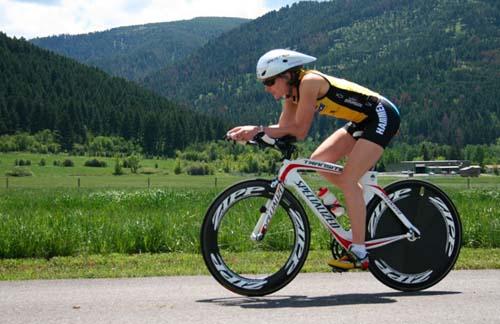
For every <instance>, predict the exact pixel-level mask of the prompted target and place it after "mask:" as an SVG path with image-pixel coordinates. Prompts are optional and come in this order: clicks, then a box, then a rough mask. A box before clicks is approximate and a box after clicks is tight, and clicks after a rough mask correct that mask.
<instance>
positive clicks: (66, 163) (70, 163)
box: [62, 159, 75, 167]
mask: <svg viewBox="0 0 500 324" xmlns="http://www.w3.org/2000/svg"><path fill="white" fill-rule="evenodd" d="M62 166H63V167H73V166H75V163H73V161H71V160H70V159H66V160H64V161H63V163H62Z"/></svg>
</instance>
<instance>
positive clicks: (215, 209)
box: [201, 180, 310, 296]
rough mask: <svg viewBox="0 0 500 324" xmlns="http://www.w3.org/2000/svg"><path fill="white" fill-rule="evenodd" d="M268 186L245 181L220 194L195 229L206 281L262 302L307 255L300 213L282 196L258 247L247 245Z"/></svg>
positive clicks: (251, 242) (302, 213)
mask: <svg viewBox="0 0 500 324" xmlns="http://www.w3.org/2000/svg"><path fill="white" fill-rule="evenodd" d="M273 195H274V189H273V187H272V186H271V181H268V180H250V181H244V182H241V183H238V184H236V185H234V186H232V187H229V188H228V189H226V190H225V191H224V192H222V193H221V194H220V195H219V196H218V197H217V198H216V199H215V201H214V202H213V203H212V205H211V206H210V208H209V209H208V211H207V213H206V215H205V219H204V221H203V225H202V229H201V251H202V254H203V259H204V260H205V264H206V265H207V267H208V270H209V271H210V273H211V274H212V276H213V277H214V278H215V279H216V280H217V281H218V282H219V283H220V284H222V285H223V286H224V287H226V288H227V289H229V290H231V291H233V292H235V293H237V294H241V295H245V296H263V295H266V294H270V293H272V292H275V291H277V290H279V289H281V288H283V287H284V286H285V285H287V284H288V283H289V282H290V281H291V280H292V279H293V278H294V277H295V276H296V275H297V274H298V273H299V271H300V269H301V268H302V266H303V264H304V262H305V260H306V258H307V253H308V251H309V243H310V230H309V222H308V220H307V216H306V213H305V211H304V209H303V208H302V206H301V205H300V203H299V202H298V201H297V199H296V198H295V197H294V196H293V195H292V194H291V193H290V192H289V191H288V190H285V191H284V193H283V196H282V199H281V202H280V205H279V206H278V208H277V209H276V213H275V214H274V216H273V218H272V219H271V221H270V223H269V225H268V229H267V232H266V234H265V236H264V238H263V239H262V240H261V241H255V240H252V239H251V234H252V231H253V229H254V227H255V225H256V224H257V221H258V220H259V217H260V215H261V212H262V211H263V209H264V208H265V207H264V206H265V205H266V202H267V201H268V200H269V199H272V197H273Z"/></svg>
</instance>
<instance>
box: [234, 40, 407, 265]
mask: <svg viewBox="0 0 500 324" xmlns="http://www.w3.org/2000/svg"><path fill="white" fill-rule="evenodd" d="M315 60H316V58H315V57H312V56H309V55H306V54H302V53H299V52H296V51H291V50H286V49H275V50H272V51H269V52H267V53H266V54H264V55H263V56H262V57H261V58H260V59H259V61H258V62H257V78H258V79H259V80H261V81H262V83H263V84H264V86H265V90H266V91H267V92H269V93H270V94H272V95H273V97H274V98H275V99H276V100H281V99H284V105H283V110H282V113H281V116H280V118H279V121H278V123H277V124H276V125H270V126H267V127H264V126H238V127H235V128H233V129H231V130H230V131H229V132H228V135H229V137H230V138H232V139H233V140H237V141H249V140H251V139H253V138H254V137H255V135H257V134H258V133H260V132H264V133H265V134H266V135H268V136H270V137H274V138H278V137H283V136H285V135H292V136H295V137H296V138H297V139H299V140H302V139H304V138H305V137H306V136H307V134H308V132H309V129H310V127H311V124H312V121H313V117H314V114H315V113H319V114H320V115H326V116H333V117H336V118H339V119H343V120H347V121H348V123H347V124H346V125H345V126H344V127H343V128H340V129H338V130H337V131H335V132H334V133H333V134H332V135H331V136H330V137H328V138H327V139H326V140H325V141H324V142H323V143H321V144H320V145H319V146H318V148H317V149H316V150H315V151H314V153H313V154H312V155H311V159H314V160H319V161H325V162H336V161H338V160H339V159H341V158H343V157H347V162H346V164H345V166H344V171H343V172H342V174H340V175H334V174H330V173H322V176H323V177H325V178H326V179H327V180H328V181H330V182H331V183H333V184H334V185H336V186H337V187H339V188H340V189H341V190H342V192H343V193H344V196H345V204H346V207H347V211H348V215H349V218H350V221H351V229H352V239H353V240H352V244H351V246H350V247H349V251H348V252H349V254H348V257H347V258H345V257H344V258H341V259H332V260H330V261H329V262H328V264H329V265H330V266H332V267H336V268H341V269H351V268H361V269H366V268H367V267H368V253H367V251H366V247H365V223H366V210H365V203H364V200H363V192H362V188H361V185H360V184H359V183H358V181H359V179H360V178H361V176H362V175H363V174H365V173H366V172H367V171H368V170H369V169H371V168H372V167H373V166H374V165H375V163H376V162H377V161H378V160H379V158H380V157H381V155H382V153H383V151H384V148H385V147H386V146H387V145H388V143H389V141H390V140H391V139H392V137H393V136H394V135H395V134H396V133H397V131H398V129H399V122H400V119H399V111H398V109H397V108H396V106H395V105H394V104H393V103H391V102H390V101H389V100H387V99H386V98H384V97H382V96H381V95H380V94H378V93H376V92H373V91H371V90H369V89H367V88H364V87H362V86H360V85H358V84H355V83H353V82H350V81H347V80H344V79H339V78H335V77H332V76H329V75H326V74H323V73H321V72H319V71H315V70H307V69H304V68H303V65H304V64H307V63H311V62H313V61H315Z"/></svg>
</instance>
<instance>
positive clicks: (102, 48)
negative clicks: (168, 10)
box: [30, 17, 248, 80]
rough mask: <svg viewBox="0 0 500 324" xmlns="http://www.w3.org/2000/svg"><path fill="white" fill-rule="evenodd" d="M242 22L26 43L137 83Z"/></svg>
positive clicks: (199, 21) (187, 23)
mask: <svg viewBox="0 0 500 324" xmlns="http://www.w3.org/2000/svg"><path fill="white" fill-rule="evenodd" d="M246 21H248V20H247V19H242V18H223V17H200V18H194V19H191V20H181V21H173V22H164V23H153V24H146V25H138V26H127V27H118V28H113V29H111V30H107V31H103V32H95V33H90V34H84V35H60V36H52V37H44V38H35V39H32V40H30V41H31V42H32V43H33V44H35V45H38V46H40V47H42V48H45V49H49V50H52V51H54V52H56V53H58V54H61V55H64V56H67V57H70V58H73V59H76V60H78V61H79V62H82V63H86V64H88V65H92V66H96V67H99V68H101V69H103V70H104V71H106V72H108V73H110V74H111V75H114V76H121V77H124V78H127V79H129V80H139V79H141V78H143V77H145V76H146V75H148V74H149V73H152V72H155V71H157V70H159V69H161V68H163V67H165V66H166V65H169V64H173V63H175V62H176V61H178V60H180V59H182V58H185V57H186V56H188V55H189V54H191V53H192V52H193V51H194V50H196V49H198V48H199V47H201V46H202V45H204V44H205V43H206V42H207V41H208V40H209V39H212V38H215V37H217V36H218V35H220V34H221V33H223V32H226V31H228V30H230V29H233V28H235V27H237V26H239V25H240V24H242V23H244V22H246Z"/></svg>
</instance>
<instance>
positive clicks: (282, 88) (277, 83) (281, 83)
mask: <svg viewBox="0 0 500 324" xmlns="http://www.w3.org/2000/svg"><path fill="white" fill-rule="evenodd" d="M287 81H288V80H287V78H286V76H284V75H280V76H278V77H276V78H275V79H274V83H272V82H269V83H268V84H267V85H266V84H264V87H265V90H266V92H269V93H270V94H272V95H273V97H274V99H276V100H278V99H281V98H282V97H284V96H285V95H286V94H287V92H288V83H287Z"/></svg>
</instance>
